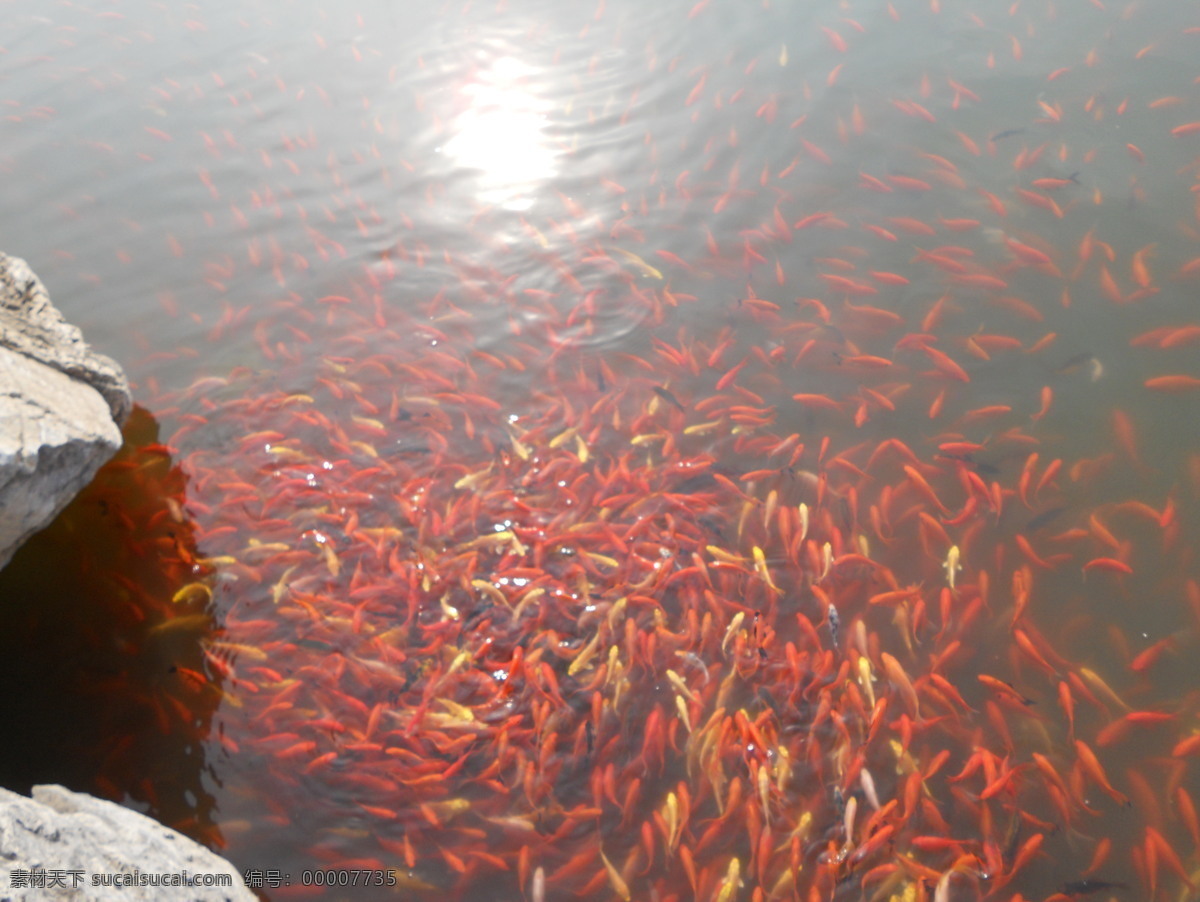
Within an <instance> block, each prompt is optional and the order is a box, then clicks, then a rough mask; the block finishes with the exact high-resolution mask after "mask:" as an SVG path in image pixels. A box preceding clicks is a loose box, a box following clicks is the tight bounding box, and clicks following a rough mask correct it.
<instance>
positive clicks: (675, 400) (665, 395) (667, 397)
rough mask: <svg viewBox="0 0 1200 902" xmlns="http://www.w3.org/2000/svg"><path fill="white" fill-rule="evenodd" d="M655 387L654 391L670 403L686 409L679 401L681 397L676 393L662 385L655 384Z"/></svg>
mask: <svg viewBox="0 0 1200 902" xmlns="http://www.w3.org/2000/svg"><path fill="white" fill-rule="evenodd" d="M653 388H654V393H655V394H656V395H658V396H659V397H660V398H662V399H663V400H664V401H666V402H667V403H668V404H671V405H673V406H675V407H678V408H679V409H680V410H685V408H684V406H683V405H682V404H680V403H679V399H678V398H676V397H675V395H673V394H672V393H671V392H670V391H669V390H668V389H665V388H663V387H662V386H661V385H655V386H654V387H653Z"/></svg>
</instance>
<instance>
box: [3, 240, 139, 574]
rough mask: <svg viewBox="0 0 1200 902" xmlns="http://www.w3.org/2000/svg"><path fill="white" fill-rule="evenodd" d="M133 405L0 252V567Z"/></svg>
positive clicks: (93, 466)
mask: <svg viewBox="0 0 1200 902" xmlns="http://www.w3.org/2000/svg"><path fill="white" fill-rule="evenodd" d="M132 405H133V401H132V398H131V396H130V394H129V385H128V383H127V382H126V380H125V375H124V373H122V372H121V369H120V367H118V366H117V364H116V363H115V362H113V361H112V360H111V359H109V358H108V357H105V356H104V355H102V354H97V353H95V352H93V351H92V350H91V349H89V348H88V346H87V345H86V344H85V343H84V341H83V336H82V334H81V333H80V331H79V329H77V328H76V327H75V326H72V325H71V324H70V323H68V322H66V320H64V319H63V318H62V314H60V313H59V312H58V311H57V310H56V309H55V308H54V306H53V305H52V304H51V303H50V298H49V297H48V296H47V294H46V289H45V288H44V287H43V286H42V283H41V281H40V280H39V279H38V277H37V276H36V275H34V274H33V271H32V270H31V269H30V268H29V266H28V264H26V263H25V261H24V260H21V259H18V258H17V257H9V256H7V255H5V254H2V253H0V567H3V566H4V565H5V564H7V563H8V561H9V559H10V558H11V557H12V554H13V552H14V551H15V550H16V549H17V547H18V546H19V545H20V544H21V543H22V542H24V541H25V539H27V538H29V536H31V535H32V534H33V533H35V532H37V531H38V530H39V529H41V528H42V527H44V526H46V524H48V523H49V522H50V521H51V520H53V519H54V518H55V517H56V516H57V515H58V513H59V511H61V510H62V509H63V508H64V507H66V506H67V504H68V503H69V502H70V501H71V499H72V498H74V497H75V495H76V494H78V493H79V491H80V490H81V489H82V488H83V487H84V486H85V485H87V484H88V483H89V482H91V480H92V477H93V476H95V475H96V471H97V470H98V469H100V466H101V464H103V463H104V462H105V461H106V460H108V459H109V458H110V457H112V456H113V455H114V454H116V453H117V450H118V449H119V448H120V447H121V432H120V429H119V428H118V426H119V424H121V423H123V422H124V421H125V418H126V417H127V416H128V415H129V411H130V410H131V409H132Z"/></svg>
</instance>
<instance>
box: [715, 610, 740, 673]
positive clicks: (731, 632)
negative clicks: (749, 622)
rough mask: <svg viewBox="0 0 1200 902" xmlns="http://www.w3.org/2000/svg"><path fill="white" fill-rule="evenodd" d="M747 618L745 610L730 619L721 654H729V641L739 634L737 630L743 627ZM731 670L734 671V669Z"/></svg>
mask: <svg viewBox="0 0 1200 902" xmlns="http://www.w3.org/2000/svg"><path fill="white" fill-rule="evenodd" d="M745 619H746V612H745V611H738V612H737V613H736V614H734V615H733V619H732V620H730V621H729V628H728V629H726V630H725V638H724V639H722V640H721V654H723V655H726V656H728V653H729V641H730V640H731V639H732V638H733V637H734V636H736V635H737V631H738V630H739V629H741V628H742V621H743V620H745ZM730 672H731V673H732V671H730Z"/></svg>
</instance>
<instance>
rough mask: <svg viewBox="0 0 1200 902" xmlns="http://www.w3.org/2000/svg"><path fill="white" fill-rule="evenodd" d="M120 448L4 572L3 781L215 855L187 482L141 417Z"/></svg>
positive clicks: (206, 617)
mask: <svg viewBox="0 0 1200 902" xmlns="http://www.w3.org/2000/svg"><path fill="white" fill-rule="evenodd" d="M124 432H125V444H124V447H122V449H121V451H120V452H119V453H118V455H117V456H116V457H115V458H114V459H113V460H112V461H110V462H109V463H108V464H106V465H105V466H104V467H103V468H102V469H101V470H100V472H99V473H98V474H97V476H96V478H95V479H94V480H93V482H92V483H91V484H90V485H89V486H88V487H87V488H86V489H85V490H84V491H83V492H82V493H81V494H80V495H79V497H78V498H76V499H75V501H74V502H72V503H71V505H70V506H69V507H68V508H67V509H66V510H64V511H63V512H62V514H61V515H60V516H59V517H58V518H57V519H56V520H55V521H54V522H53V523H52V524H51V525H50V526H49V527H47V528H46V529H45V530H43V531H42V532H41V533H39V534H38V535H36V536H35V537H34V538H33V539H31V540H30V541H29V542H28V543H27V544H26V545H25V546H24V547H23V548H22V549H21V550H20V551H19V552H18V554H17V555H16V556H15V557H14V558H13V561H12V563H11V564H10V565H9V566H8V567H7V568H5V570H4V571H3V572H2V573H0V681H2V683H0V684H2V685H3V686H4V687H6V691H5V692H4V693H3V695H2V697H0V720H3V722H4V723H5V724H6V725H7V731H8V734H9V735H8V741H7V742H5V743H4V744H3V746H2V747H0V784H2V785H3V786H5V787H8V788H9V789H12V790H14V791H17V792H22V793H28V792H29V790H30V787H31V786H33V785H35V784H39V783H61V784H64V785H66V786H68V787H69V788H71V789H74V790H81V791H87V792H91V793H94V794H96V795H98V796H101V797H104V798H108V799H112V800H114V801H117V802H120V803H122V804H124V805H128V806H129V807H132V808H136V809H138V810H141V811H143V812H145V813H147V814H149V815H150V816H152V817H155V818H157V819H158V820H160V821H162V822H163V823H166V824H168V825H170V826H173V827H175V828H177V829H179V830H181V831H183V832H184V833H187V834H189V835H191V836H192V837H193V838H196V839H198V840H199V841H201V842H204V843H206V844H207V845H209V846H214V847H220V846H221V845H223V841H222V839H221V837H220V835H219V833H218V832H217V831H216V830H215V828H213V827H212V821H211V815H212V808H213V799H212V796H211V795H210V794H209V793H208V792H207V791H206V790H205V789H204V788H203V772H204V769H205V749H204V739H205V736H206V735H207V732H208V727H209V724H210V722H211V718H212V715H213V712H214V711H215V709H216V707H217V705H218V703H219V702H220V700H221V698H222V697H223V693H222V689H221V683H222V679H221V675H220V674H219V673H218V672H217V668H218V667H219V662H216V663H210V662H207V661H206V656H205V652H204V651H203V650H202V648H201V641H202V640H203V639H204V638H205V637H207V636H209V635H211V633H212V632H213V630H214V624H213V622H212V618H211V615H210V612H209V606H210V601H211V593H210V591H209V590H208V587H207V586H206V584H205V582H204V580H205V576H206V573H205V568H204V566H203V564H202V563H201V562H198V561H197V560H196V555H195V543H194V537H193V528H192V526H191V524H190V523H189V521H188V520H187V518H186V516H185V515H184V513H183V502H184V489H185V486H186V477H185V476H184V475H183V473H182V472H181V470H180V469H179V467H178V466H177V465H176V464H175V463H174V462H173V461H172V459H171V456H170V454H169V451H168V449H167V448H166V447H165V446H163V445H161V444H158V423H157V422H156V421H155V420H154V419H153V418H152V417H151V416H150V415H149V414H148V413H147V412H146V411H145V410H144V409H142V408H140V407H138V408H135V410H134V412H133V415H132V416H131V417H130V419H129V422H128V423H127V424H126V427H125V430H124Z"/></svg>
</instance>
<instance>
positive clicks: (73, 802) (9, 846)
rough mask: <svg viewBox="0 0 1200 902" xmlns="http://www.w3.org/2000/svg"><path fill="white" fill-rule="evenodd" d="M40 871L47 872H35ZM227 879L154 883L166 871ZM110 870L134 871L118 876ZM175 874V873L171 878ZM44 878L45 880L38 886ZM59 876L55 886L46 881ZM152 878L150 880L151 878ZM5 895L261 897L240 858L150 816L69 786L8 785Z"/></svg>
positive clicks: (0, 827)
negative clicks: (14, 788) (22, 788)
mask: <svg viewBox="0 0 1200 902" xmlns="http://www.w3.org/2000/svg"><path fill="white" fill-rule="evenodd" d="M38 870H40V871H41V872H42V875H38V876H36V877H30V875H31V874H36V872H37V871H38ZM185 872H186V874H187V875H188V879H194V878H197V877H199V878H201V879H202V880H203V881H204V882H206V883H215V882H217V881H219V882H221V883H224V884H225V885H224V886H218V885H213V886H205V885H192V886H170V885H165V886H163V885H151V884H150V880H152V879H155V878H157V879H158V880H159V881H160V882H161V880H162V875H183V874H184V873H185ZM102 875H128V876H126V877H121V878H119V879H121V880H126V881H129V882H130V885H127V886H112V885H106V883H107V884H111V883H112V878H111V876H110V877H109V879H108V880H107V881H105V880H104V879H102ZM170 879H171V880H174V879H175V878H174V877H171V878H170ZM34 880H36V882H37V884H38V885H32V884H33V882H34ZM47 883H51V884H53V885H46V884H47ZM143 883H144V885H143ZM0 898H2V899H12V900H14V902H15V900H21V902H26V900H29V902H33V900H37V902H43V900H45V902H54V900H68V899H69V900H77V902H84V900H87V902H106V900H110V899H112V900H116V899H120V900H125V902H143V900H144V902H152V900H164V902H167V900H172V902H173V900H178V902H225V900H229V902H243V900H244V902H254V900H255V896H254V894H253V893H252V892H250V890H248V889H247V888H246V885H245V883H244V882H243V881H242V878H241V875H239V874H238V872H237V871H236V870H235V869H234V867H233V865H231V864H230V863H229V862H227V861H225V860H224V859H222V858H219V857H218V856H216V855H214V854H213V853H212V852H210V851H208V850H207V849H205V848H204V847H203V846H201V845H198V844H197V843H195V842H193V841H192V840H190V839H188V838H187V837H185V836H182V835H181V834H179V833H176V832H175V831H174V830H169V829H167V828H166V827H164V826H163V825H162V824H159V823H157V822H156V821H153V820H151V819H150V818H148V817H146V816H145V815H141V814H138V813H137V812H136V811H130V810H129V809H128V808H122V807H121V806H120V805H117V804H115V803H113V802H106V801H104V800H103V799H97V798H93V797H92V796H89V795H86V794H84V793H79V792H71V791H70V790H69V789H65V788H64V787H62V786H35V787H33V798H31V799H30V798H26V797H25V796H23V795H18V794H17V793H15V792H9V791H8V790H7V789H0Z"/></svg>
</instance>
